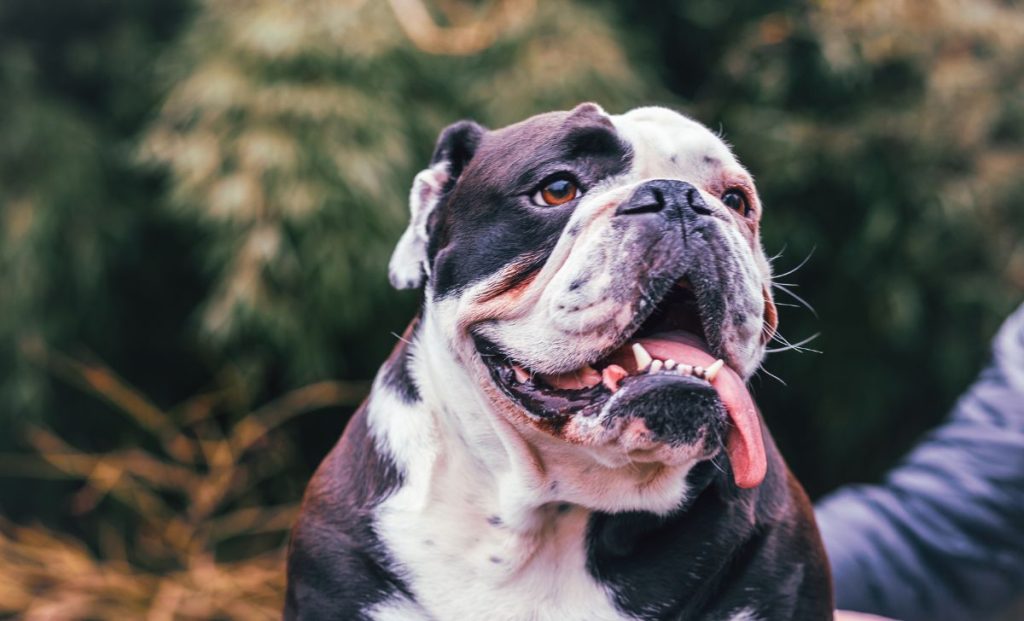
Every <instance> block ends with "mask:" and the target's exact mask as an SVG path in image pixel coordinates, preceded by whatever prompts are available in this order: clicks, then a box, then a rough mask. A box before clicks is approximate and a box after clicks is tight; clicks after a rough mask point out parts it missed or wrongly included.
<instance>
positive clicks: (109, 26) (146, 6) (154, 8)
mask: <svg viewBox="0 0 1024 621" xmlns="http://www.w3.org/2000/svg"><path fill="white" fill-rule="evenodd" d="M187 14H188V3H187V2H185V1H184V0H161V1H160V2H149V3H135V2H130V1H118V0H106V1H97V2H89V3H83V2H79V1H78V0H54V1H53V2H47V3H45V4H41V3H38V2H33V1H30V0H9V1H7V2H4V3H3V4H2V5H0V92H3V93H4V96H3V97H2V98H0V221H2V228H0V281H2V282H3V283H4V285H5V286H4V296H3V297H4V300H3V304H0V429H2V430H4V431H5V432H6V431H9V430H10V425H11V423H12V419H13V418H14V417H15V415H21V416H24V415H33V416H37V415H39V414H40V413H42V412H45V411H48V410H51V409H57V410H59V409H61V408H59V407H55V403H54V402H53V401H52V400H51V399H50V397H51V393H50V391H49V389H48V383H47V381H46V379H45V376H44V372H43V371H42V370H41V369H39V368H38V366H36V365H34V364H32V363H31V362H30V361H28V360H27V359H26V358H25V357H24V356H21V355H20V354H19V353H17V352H18V351H19V350H22V349H24V348H26V347H29V348H31V347H33V346H37V345H38V344H40V343H42V342H46V343H49V344H52V345H56V346H58V347H70V346H73V345H76V346H77V345H81V344H83V343H87V344H88V345H89V346H90V347H92V348H94V350H96V351H98V352H99V353H101V354H103V355H104V356H105V357H107V358H108V359H111V360H112V361H114V362H115V363H116V364H121V363H126V362H128V360H129V359H132V358H133V356H134V355H135V354H136V353H137V351H130V350H133V349H134V348H135V347H137V346H139V345H143V344H151V345H152V346H153V349H155V350H156V351H157V352H159V351H164V350H166V349H168V348H172V349H173V348H175V347H176V345H174V344H170V343H167V342H166V341H163V340H161V337H162V336H163V335H164V334H167V332H173V331H166V330H165V331H164V332H161V331H159V330H152V329H153V328H156V327H158V326H161V327H167V326H168V323H167V322H165V321H163V317H166V316H167V315H160V314H158V315H157V316H156V317H153V321H152V322H151V323H150V325H147V326H146V329H147V330H152V332H150V333H149V335H142V336H141V337H140V332H145V331H140V330H138V329H137V328H138V327H139V325H140V324H141V323H145V322H144V320H143V319H144V318H143V317H142V315H144V314H147V313H148V311H150V310H151V308H152V307H151V306H150V305H149V304H148V302H149V300H148V299H146V298H145V296H144V295H141V294H142V293H143V292H142V291H139V290H138V289H135V288H132V287H127V288H126V287H125V285H126V284H127V282H126V280H122V279H120V277H119V274H120V273H123V271H124V267H125V266H126V265H129V264H131V263H133V262H138V261H140V259H141V258H142V255H143V254H145V251H146V250H147V248H146V246H145V245H143V241H144V240H147V239H150V238H151V237H152V236H153V234H154V233H155V232H156V231H158V230H159V229H160V228H161V223H160V220H159V219H158V218H155V217H154V216H155V212H154V211H153V210H149V209H147V205H148V204H150V203H152V201H153V196H154V194H155V193H156V191H157V190H158V185H157V184H156V180H155V179H153V178H152V177H151V176H150V175H145V174H141V173H140V171H139V170H138V169H137V166H135V164H134V163H133V157H132V150H131V144H130V141H131V140H132V138H133V137H134V135H135V133H136V132H137V131H138V129H139V127H140V126H141V124H142V123H143V122H144V121H145V119H146V117H147V115H148V113H149V111H150V110H151V109H152V107H153V105H154V104H155V103H156V102H157V101H158V98H159V90H158V88H157V81H155V80H154V79H153V77H152V68H151V65H152V62H153V60H154V58H155V56H156V55H157V54H159V53H160V51H161V50H162V49H163V47H164V46H165V45H167V44H168V43H169V42H170V41H172V40H173V35H174V33H175V32H176V30H177V28H178V26H179V24H181V23H182V22H183V21H184V18H185V17H186V15H187ZM149 256H150V255H146V258H149ZM145 269H147V270H151V271H152V272H156V273H160V271H161V265H160V264H158V263H147V264H146V265H145ZM129 289H130V294H131V299H130V300H125V296H126V294H128V293H129V291H128V290H129ZM179 293H180V295H181V296H182V297H183V298H185V299H187V295H188V291H187V288H186V287H182V289H181V291H180V292H179ZM161 304H163V305H166V302H165V301H161ZM179 308H180V307H179ZM136 338H138V339H140V341H141V342H139V341H134V340H133V339H136ZM0 435H2V436H3V437H5V438H6V437H8V436H9V435H10V434H9V433H2V434H0Z"/></svg>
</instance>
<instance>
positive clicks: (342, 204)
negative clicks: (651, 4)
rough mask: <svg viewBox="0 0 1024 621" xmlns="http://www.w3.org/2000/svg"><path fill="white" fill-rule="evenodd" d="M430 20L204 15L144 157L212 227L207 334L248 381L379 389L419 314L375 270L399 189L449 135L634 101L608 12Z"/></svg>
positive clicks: (226, 6) (397, 207)
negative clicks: (396, 344)
mask: <svg viewBox="0 0 1024 621" xmlns="http://www.w3.org/2000/svg"><path fill="white" fill-rule="evenodd" d="M436 11H437V12H436V13H431V12H430V11H428V10H427V7H426V6H425V5H423V4H422V3H420V2H419V1H417V0H394V1H393V2H364V1H350V2H321V1H319V0H309V1H304V2H291V3H280V2H277V1H275V0H256V1H252V2H237V1H234V0H207V2H205V3H204V4H203V12H202V15H201V17H200V19H198V20H197V21H196V23H195V26H194V27H193V29H192V31H191V32H190V34H189V36H188V38H187V41H186V44H185V46H184V49H183V50H182V54H181V55H180V59H179V63H180V65H179V67H180V69H179V70H180V71H181V75H182V77H181V80H180V81H179V82H178V84H177V86H176V87H175V88H174V90H173V91H172V92H171V94H170V97H169V98H168V99H167V102H166V104H165V105H164V108H163V110H162V112H161V114H160V117H159V119H157V121H156V123H154V125H153V127H152V128H151V129H150V131H149V133H148V136H147V140H146V143H145V147H146V149H145V152H146V155H147V156H148V157H150V158H151V159H152V160H153V161H155V162H158V163H162V164H165V165H166V166H167V168H168V169H169V170H170V172H171V177H172V180H173V185H172V187H171V198H172V200H173V203H174V205H175V206H176V207H177V208H178V213H179V214H180V216H181V217H182V218H187V219H192V220H194V221H195V222H196V223H197V224H198V225H199V226H200V227H201V228H202V229H203V231H204V246H205V249H206V250H207V251H208V252H207V254H206V258H207V261H208V266H209V268H210V270H211V273H212V274H214V279H215V283H216V284H215V287H214V289H213V291H212V293H211V295H210V296H209V298H207V299H206V300H205V301H204V303H203V306H202V310H201V330H202V333H203V334H204V335H205V336H207V337H209V339H210V342H212V343H214V344H215V345H216V346H217V347H219V348H221V351H223V352H224V353H225V355H227V356H229V357H230V358H231V359H232V360H236V361H244V362H245V364H246V366H247V368H248V369H249V371H250V372H251V373H252V375H251V376H252V377H255V378H260V377H265V374H266V373H267V372H268V369H269V368H272V367H277V370H278V371H281V372H283V373H284V374H285V377H284V381H285V382H286V383H288V384H291V383H295V382H301V381H307V380H309V379H311V378H319V377H324V376H329V375H338V374H340V375H342V376H350V377H351V376H358V377H367V376H370V375H372V373H373V372H374V371H375V369H376V367H377V366H378V365H379V364H380V361H381V359H382V358H383V357H384V355H385V354H386V351H387V349H388V348H389V347H390V345H391V343H393V339H394V337H393V336H391V335H390V334H389V331H400V330H401V328H402V327H403V326H404V324H405V322H406V321H407V320H408V319H409V318H410V316H411V315H412V313H413V312H414V310H415V295H414V294H409V295H406V296H404V297H401V298H400V297H399V296H397V295H396V294H394V293H393V292H391V291H390V289H389V288H388V285H387V278H386V265H387V261H388V257H389V256H390V252H391V249H392V247H393V245H394V243H395V240H396V239H397V237H398V234H399V233H400V231H401V229H402V228H403V227H404V225H405V222H406V219H407V217H408V216H407V207H406V197H407V192H408V187H409V184H410V183H411V179H412V177H413V175H414V174H415V173H416V171H417V170H419V169H420V168H422V167H423V166H424V165H425V164H426V163H427V162H428V160H429V157H430V150H431V148H432V146H433V142H434V139H435V137H436V136H437V134H438V133H439V131H440V130H441V128H443V127H444V126H445V125H447V124H448V123H452V122H454V121H456V120H458V119H459V118H462V117H474V118H476V119H477V120H479V121H481V122H483V123H494V124H499V125H500V124H505V123H509V122H512V121H516V120H519V119H521V118H523V117H524V116H528V115H530V114H533V113H536V112H540V111H543V110H548V109H552V108H564V107H570V106H572V105H575V104H576V103H577V102H579V101H580V100H586V99H598V100H602V101H604V102H605V103H606V104H608V105H610V106H613V107H615V108H620V107H623V106H625V105H627V104H628V103H631V102H638V101H642V99H643V97H644V94H645V90H644V88H643V84H642V82H641V81H640V80H639V78H638V76H637V74H636V73H635V72H633V71H632V70H631V69H630V67H629V66H628V64H627V63H626V60H625V58H624V57H623V56H622V54H621V53H620V49H619V46H618V43H617V41H616V39H615V37H614V33H613V32H612V31H611V30H610V29H609V27H608V26H607V25H606V24H605V22H604V19H603V16H602V14H601V13H599V12H596V11H594V10H593V9H590V8H588V7H586V6H584V5H582V4H576V3H571V2H545V3H541V4H535V3H532V2H525V3H515V2H496V3H490V4H488V5H486V6H483V7H480V6H478V4H477V3H471V2H459V1H454V0H453V1H448V2H441V3H438V5H437V9H436ZM396 15H397V16H398V18H399V19H396ZM570 15H571V19H567V16H570ZM435 20H437V21H435ZM417 45H419V46H421V47H424V48H426V49H428V50H429V51H431V52H438V53H437V54H427V53H424V52H423V50H421V49H419V48H418V47H417ZM396 302H400V303H396ZM282 366H283V368H282Z"/></svg>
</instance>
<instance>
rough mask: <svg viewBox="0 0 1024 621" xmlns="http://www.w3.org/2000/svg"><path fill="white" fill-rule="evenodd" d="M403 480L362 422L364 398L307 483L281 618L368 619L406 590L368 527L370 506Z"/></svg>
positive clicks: (290, 549)
mask: <svg viewBox="0 0 1024 621" xmlns="http://www.w3.org/2000/svg"><path fill="white" fill-rule="evenodd" d="M401 484H402V480H401V476H400V474H399V472H398V470H397V468H396V467H395V464H394V463H393V462H392V461H391V459H390V458H389V457H387V456H386V455H383V454H381V453H380V452H378V451H377V448H376V446H375V444H374V441H373V438H372V437H370V435H369V434H368V430H367V427H366V404H363V407H361V408H360V409H359V411H358V412H356V414H355V416H353V418H352V420H351V421H349V424H348V427H346V428H345V433H344V435H342V437H341V440H340V441H339V442H338V444H337V445H336V446H335V447H334V449H333V450H332V451H331V452H330V454H329V455H328V456H327V458H326V459H325V460H324V461H323V463H322V464H320V467H319V468H318V469H317V471H316V474H315V475H314V476H313V480H312V481H310V484H309V487H308V488H307V489H306V496H305V498H304V499H303V502H302V511H301V513H300V514H299V519H298V521H297V522H296V524H295V526H294V528H293V529H292V537H291V541H290V543H289V546H288V589H287V592H286V596H285V608H284V618H285V619H288V620H295V619H353V620H356V621H359V620H362V619H366V617H365V614H364V613H365V611H366V610H367V609H369V608H370V607H372V606H373V605H374V604H377V603H379V602H381V601H384V600H386V599H388V598H389V597H391V596H393V595H395V594H397V593H405V594H407V595H408V591H407V589H406V587H405V584H404V583H403V582H402V580H401V579H400V578H399V577H398V575H397V574H396V573H395V571H393V569H392V563H391V560H390V559H389V557H388V553H387V551H386V550H385V549H384V547H383V546H382V545H381V543H380V540H379V539H378V538H377V534H376V533H375V532H374V530H373V525H372V516H371V511H372V509H373V508H374V507H376V506H377V505H378V504H379V503H380V502H381V501H382V500H383V499H384V498H386V497H387V496H388V495H390V494H391V493H392V492H393V491H394V490H395V489H397V488H398V487H399V486H400V485H401Z"/></svg>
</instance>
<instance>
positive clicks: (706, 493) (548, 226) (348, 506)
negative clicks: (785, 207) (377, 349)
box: [285, 104, 832, 621]
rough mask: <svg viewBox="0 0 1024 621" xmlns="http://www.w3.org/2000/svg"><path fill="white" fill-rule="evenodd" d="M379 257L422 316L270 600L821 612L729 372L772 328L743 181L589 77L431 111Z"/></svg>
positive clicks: (400, 606)
mask: <svg viewBox="0 0 1024 621" xmlns="http://www.w3.org/2000/svg"><path fill="white" fill-rule="evenodd" d="M410 208H411V214H410V216H411V217H410V221H409V227H408V229H407V230H406V231H405V233H404V234H403V235H402V237H401V240H400V241H399V242H398V246H397V248H396V249H395V252H394V256H393V257H392V260H391V264H390V275H391V281H392V283H393V284H394V285H395V286H396V287H399V288H422V290H423V297H424V299H423V306H422V312H421V314H420V316H419V317H418V318H417V319H416V320H414V321H413V322H412V323H411V325H410V327H409V329H408V330H407V331H406V334H405V336H404V338H402V339H401V340H400V341H399V343H398V346H397V347H396V348H395V351H394V352H393V354H392V355H391V357H390V358H389V359H388V360H387V362H386V363H385V364H384V366H383V368H382V369H381V371H380V373H379V374H378V375H377V378H376V380H375V382H374V385H373V391H372V393H371V395H370V397H369V398H368V399H367V401H366V403H365V404H364V405H363V407H362V408H361V409H360V410H359V412H358V413H357V414H356V415H355V417H354V418H353V419H352V421H351V422H350V423H349V426H348V428H347V429H346V431H345V434H344V435H343V437H342V438H341V440H340V442H339V443H338V445H337V446H336V447H335V448H334V450H333V451H332V452H331V454H330V455H329V456H328V457H327V459H326V460H325V461H324V463H323V464H322V465H321V467H320V469H319V470H318V471H317V473H316V475H315V477H314V479H313V481H312V482H311V483H310V485H309V489H308V490H307V493H306V498H305V500H304V503H303V507H302V512H301V515H300V517H299V521H298V523H297V524H296V526H295V529H294V532H293V536H292V542H291V548H290V553H289V559H288V596H287V604H286V609H285V616H286V617H287V618H290V619H368V620H377V621H384V620H388V621H391V620H397V619H403V620H405V619H407V620H436V621H446V620H459V621H462V620H477V619H479V620H486V621H497V620H509V621H512V620H524V621H525V620H530V621H539V620H546V619H550V620H552V621H555V620H557V621H570V620H580V621H598V620H621V619H659V620H660V619H710V620H723V621H724V620H729V619H735V620H741V619H742V620H748V621H749V620H755V619H758V620H766V621H767V620H775V619H827V618H830V617H831V614H832V611H831V607H832V605H831V594H830V586H829V585H830V579H829V576H828V569H827V563H826V560H825V556H824V552H823V549H822V546H821V542H820V539H819V537H818V533H817V530H816V528H815V525H814V520H813V517H812V514H811V511H810V507H809V505H808V502H807V499H806V497H805V495H804V493H803V491H802V489H801V488H800V486H799V485H798V484H797V483H796V482H795V481H794V479H793V477H792V476H791V475H790V473H789V471H788V470H787V468H786V465H785V463H784V462H783V460H782V458H781V457H780V456H779V453H778V451H777V450H776V448H775V445H774V444H773V442H772V439H771V437H770V436H769V435H768V433H767V431H766V430H765V429H764V427H763V426H762V421H761V418H760V415H759V414H758V411H757V408H756V407H755V405H754V403H753V401H752V399H751V397H750V394H749V393H748V391H747V388H746V380H747V379H748V378H749V377H750V375H751V374H752V373H753V372H754V371H755V370H756V369H757V367H758V365H759V364H760V363H761V359H762V357H763V355H764V351H765V343H766V341H767V340H768V339H769V338H770V336H771V334H772V332H773V331H774V329H775V317H776V315H775V307H774V306H773V304H772V299H771V293H770V292H771V288H770V286H769V285H770V278H771V274H770V270H769V266H768V263H767V261H766V260H765V256H764V253H763V251H762V248H761V242H760V237H759V228H758V227H759V223H760V221H761V218H762V216H763V213H762V206H761V203H760V200H759V199H758V196H757V192H756V190H755V188H754V183H753V180H752V179H751V177H750V175H749V174H748V173H747V172H746V170H744V168H743V167H742V166H741V165H740V164H739V163H738V161H737V160H736V158H735V157H734V156H733V154H732V153H731V152H730V150H729V148H728V147H727V146H726V145H725V144H724V143H723V142H722V141H721V140H719V139H718V137H716V136H715V135H714V134H713V133H711V132H710V131H708V130H707V129H706V128H705V127H703V126H702V125H700V124H698V123H696V122H694V121H692V120H690V119H687V118H685V117H683V116H681V115H679V114H676V113H674V112H671V111H669V110H665V109H662V108H641V109H637V110H633V111H631V112H628V113H626V114H623V115H619V116H614V115H608V114H606V113H605V112H604V111H603V110H602V109H601V108H600V107H598V106H596V105H594V104H583V105H581V106H578V107H577V108H575V109H574V110H572V111H570V112H553V113H548V114H542V115H539V116H535V117H532V118H530V119H527V120H526V121H523V122H521V123H518V124H515V125H512V126H509V127H505V128H503V129H498V130H488V129H485V128H483V127H481V126H479V125H477V124H475V123H472V122H468V121H463V122H460V123H456V124H455V125H452V126H451V127H449V128H448V129H446V130H444V132H442V134H441V136H440V138H439V140H438V144H437V148H436V150H435V152H434V157H433V160H432V161H431V162H430V164H429V166H428V167H427V168H426V169H425V170H423V171H422V172H421V173H420V174H419V175H417V176H416V179H415V180H414V182H413V187H412V192H411V195H410Z"/></svg>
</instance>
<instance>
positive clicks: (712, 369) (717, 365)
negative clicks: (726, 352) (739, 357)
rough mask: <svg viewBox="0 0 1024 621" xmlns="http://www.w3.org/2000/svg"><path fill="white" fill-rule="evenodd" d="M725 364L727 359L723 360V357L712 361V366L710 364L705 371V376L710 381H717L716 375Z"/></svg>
mask: <svg viewBox="0 0 1024 621" xmlns="http://www.w3.org/2000/svg"><path fill="white" fill-rule="evenodd" d="M724 366H725V361H724V360H722V359H721V358H719V359H718V360H715V361H714V362H713V363H711V366H709V367H708V368H707V369H706V370H705V371H704V378H705V379H707V380H708V381H709V382H713V381H715V376H716V375H718V372H719V371H721V370H722V367H724Z"/></svg>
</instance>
